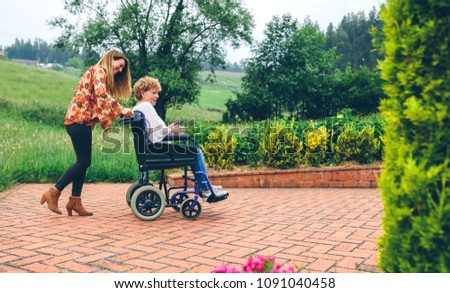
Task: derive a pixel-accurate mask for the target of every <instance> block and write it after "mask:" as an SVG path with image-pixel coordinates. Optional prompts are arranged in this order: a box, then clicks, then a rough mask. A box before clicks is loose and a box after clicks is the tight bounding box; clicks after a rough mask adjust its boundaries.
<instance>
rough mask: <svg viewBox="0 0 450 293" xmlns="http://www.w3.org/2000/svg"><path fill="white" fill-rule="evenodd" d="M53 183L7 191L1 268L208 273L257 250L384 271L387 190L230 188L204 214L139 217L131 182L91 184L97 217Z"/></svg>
mask: <svg viewBox="0 0 450 293" xmlns="http://www.w3.org/2000/svg"><path fill="white" fill-rule="evenodd" d="M49 186H50V185H48V184H24V185H20V186H17V187H14V188H13V189H11V190H8V191H6V192H3V193H0V272H22V273H23V272H38V273H56V272H80V273H91V272H92V273H100V272H114V273H122V272H130V273H131V272H147V273H207V272H210V271H211V270H213V269H214V268H216V267H218V266H219V265H220V264H221V263H222V262H224V261H225V262H227V263H229V264H231V265H234V266H236V267H240V266H241V265H242V264H244V263H245V261H246V259H247V257H248V255H250V254H252V253H253V254H264V255H274V256H275V257H276V259H277V260H278V262H281V263H282V264H283V265H284V267H287V266H290V265H294V264H295V265H297V266H299V267H303V268H304V269H303V271H302V272H312V273H318V272H338V273H339V272H378V270H377V253H378V252H377V244H376V243H377V240H378V237H379V236H380V235H381V233H382V232H381V228H380V224H381V217H382V212H383V211H382V204H381V201H380V195H379V190H378V189H374V188H370V189H355V188H352V189H342V188H336V189H333V188H325V189H318V188H311V189H308V188H305V189H259V188H255V189H228V190H229V191H230V194H231V195H230V197H229V198H228V199H227V200H225V201H222V202H219V203H214V204H208V203H203V204H202V213H201V215H200V217H199V218H198V219H197V220H196V221H189V220H186V219H184V218H183V217H182V215H181V214H180V213H179V212H176V211H175V210H173V209H172V208H166V210H165V211H164V213H163V214H162V215H161V217H159V218H158V219H157V220H155V221H141V220H139V219H137V218H136V217H135V216H134V215H133V213H132V212H131V209H130V208H129V207H128V205H127V204H126V202H125V193H126V191H127V189H128V187H129V186H130V184H106V183H102V184H87V185H85V187H84V190H83V203H84V205H85V207H86V208H87V209H88V210H90V211H93V212H94V215H93V216H92V217H79V216H78V215H76V216H72V217H69V216H67V213H66V211H65V208H64V205H65V203H66V201H67V198H68V196H69V191H70V186H69V187H68V188H67V189H66V191H64V192H63V195H62V196H61V200H60V203H59V206H60V208H61V210H62V211H63V215H56V214H54V213H52V212H50V211H49V210H48V209H47V208H46V205H44V207H43V206H41V205H40V204H39V199H40V196H41V194H42V192H44V191H45V190H46V189H47V188H48V187H49Z"/></svg>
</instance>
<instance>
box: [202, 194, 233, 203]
mask: <svg viewBox="0 0 450 293" xmlns="http://www.w3.org/2000/svg"><path fill="white" fill-rule="evenodd" d="M227 197H228V193H227V194H225V195H221V196H216V195H215V194H211V195H210V196H208V198H207V199H206V202H209V203H213V202H218V201H222V200H224V199H227Z"/></svg>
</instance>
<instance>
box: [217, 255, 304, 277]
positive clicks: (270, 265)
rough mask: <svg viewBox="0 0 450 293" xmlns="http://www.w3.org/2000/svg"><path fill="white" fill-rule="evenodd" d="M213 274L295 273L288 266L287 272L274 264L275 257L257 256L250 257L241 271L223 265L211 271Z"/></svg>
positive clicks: (279, 265)
mask: <svg viewBox="0 0 450 293" xmlns="http://www.w3.org/2000/svg"><path fill="white" fill-rule="evenodd" d="M212 272H213V273H241V272H242V273H295V270H294V267H292V266H290V267H289V268H288V269H287V270H286V269H283V268H282V266H281V264H277V263H275V257H274V256H271V257H266V256H263V255H257V256H256V257H250V258H249V259H248V260H247V262H246V263H245V264H244V265H242V271H240V270H238V269H237V268H234V267H229V266H228V265H227V264H225V263H223V264H222V265H221V266H220V267H218V268H216V269H215V270H213V271H212Z"/></svg>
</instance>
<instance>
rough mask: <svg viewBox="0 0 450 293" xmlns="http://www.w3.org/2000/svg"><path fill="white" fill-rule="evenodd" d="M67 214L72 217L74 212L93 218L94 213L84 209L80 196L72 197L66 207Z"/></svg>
mask: <svg viewBox="0 0 450 293" xmlns="http://www.w3.org/2000/svg"><path fill="white" fill-rule="evenodd" d="M66 209H67V213H68V214H69V216H72V210H74V211H75V212H77V213H78V214H79V215H80V216H92V215H93V213H91V212H88V211H86V210H85V209H84V207H83V204H82V203H81V197H79V196H71V197H70V198H69V202H68V203H67V205H66Z"/></svg>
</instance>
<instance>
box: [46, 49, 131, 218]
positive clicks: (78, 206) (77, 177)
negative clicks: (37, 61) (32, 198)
mask: <svg viewBox="0 0 450 293" xmlns="http://www.w3.org/2000/svg"><path fill="white" fill-rule="evenodd" d="M130 95H131V75H130V67H129V61H128V59H127V58H126V57H125V56H124V55H123V54H122V53H120V52H118V51H116V50H110V51H108V52H106V53H105V54H104V55H103V56H102V57H101V59H100V60H99V61H98V63H97V64H95V65H94V66H92V67H90V68H89V69H88V70H86V72H85V73H84V74H83V76H82V77H81V79H80V82H79V84H78V87H77V89H76V92H75V95H74V97H73V99H72V102H71V103H70V105H69V108H68V109H67V113H66V117H65V119H64V125H65V128H66V131H67V133H68V134H69V136H70V139H71V140H72V145H73V148H74V151H75V154H76V158H77V159H76V162H75V163H74V164H73V165H72V166H70V167H69V168H68V169H67V170H66V171H65V172H64V174H63V175H62V176H61V177H60V178H59V180H58V182H56V184H55V186H53V187H51V188H50V189H49V190H47V191H46V192H44V194H43V195H42V197H41V201H40V202H41V204H44V203H47V206H48V209H49V210H51V211H52V212H54V213H57V214H62V213H61V211H60V210H59V208H58V200H59V197H60V195H61V192H62V191H63V190H64V188H65V187H66V186H67V185H69V184H70V183H72V196H70V198H69V201H68V203H67V205H66V210H67V213H68V214H69V216H71V215H72V211H75V212H77V213H78V214H79V215H80V216H91V215H92V214H93V213H92V212H89V211H87V210H86V209H85V208H84V207H83V205H82V203H81V191H82V188H83V184H84V180H85V176H86V171H87V169H88V167H89V166H90V164H91V156H92V130H93V129H94V127H95V124H96V123H100V125H101V127H102V128H103V129H105V130H106V129H108V128H110V127H111V125H112V122H113V120H114V119H115V118H116V117H118V116H125V117H129V116H131V115H132V114H133V112H132V111H131V109H128V108H124V107H123V106H122V105H120V104H119V102H118V101H117V100H116V99H115V98H116V97H117V98H122V99H125V100H127V99H129V98H130Z"/></svg>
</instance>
